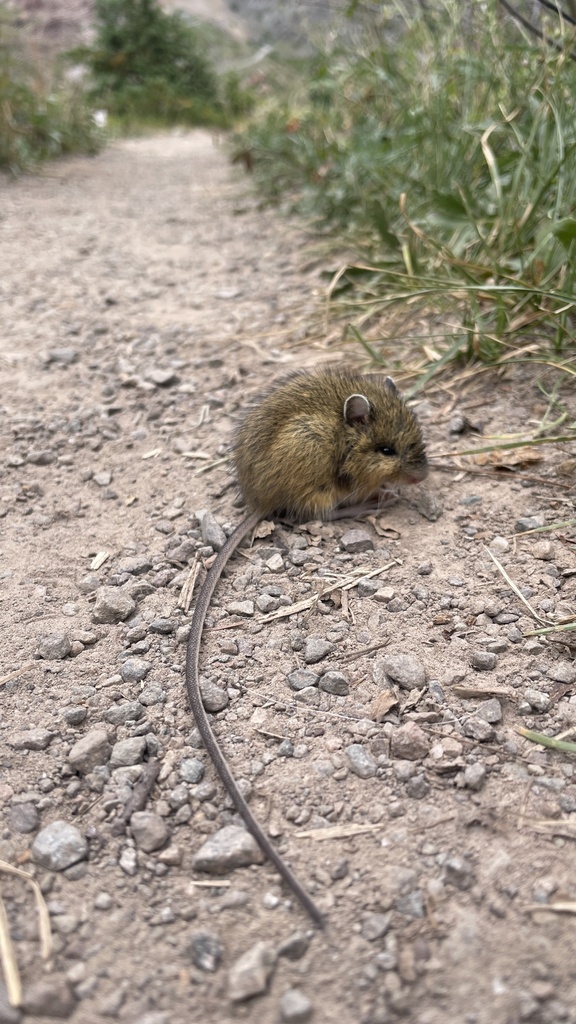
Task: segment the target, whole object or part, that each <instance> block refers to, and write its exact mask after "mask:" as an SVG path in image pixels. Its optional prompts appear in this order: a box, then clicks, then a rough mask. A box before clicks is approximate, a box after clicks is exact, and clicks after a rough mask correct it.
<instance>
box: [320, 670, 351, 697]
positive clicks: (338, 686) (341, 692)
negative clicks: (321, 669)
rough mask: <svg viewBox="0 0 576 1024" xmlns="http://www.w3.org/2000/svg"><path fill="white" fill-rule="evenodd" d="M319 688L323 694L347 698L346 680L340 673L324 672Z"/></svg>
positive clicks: (348, 691)
mask: <svg viewBox="0 0 576 1024" xmlns="http://www.w3.org/2000/svg"><path fill="white" fill-rule="evenodd" d="M319 688H320V689H321V690H324V692H325V693H333V694H335V695H336V696H337V697H347V696H348V694H349V693H350V686H349V684H348V680H347V678H346V676H345V675H344V674H343V673H342V672H335V671H330V672H325V673H324V675H323V676H322V678H321V680H320V683H319Z"/></svg>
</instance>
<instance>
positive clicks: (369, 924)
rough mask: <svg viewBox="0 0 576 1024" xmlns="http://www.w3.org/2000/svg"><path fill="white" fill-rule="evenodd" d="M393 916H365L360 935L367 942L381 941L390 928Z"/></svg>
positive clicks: (389, 914)
mask: <svg viewBox="0 0 576 1024" xmlns="http://www.w3.org/2000/svg"><path fill="white" fill-rule="evenodd" d="M391 923H392V914H391V913H388V914H365V915H364V917H363V918H362V926H361V929H360V934H361V936H362V938H363V939H366V941H367V942H375V941H376V939H381V938H382V937H383V936H384V935H386V932H387V931H388V929H389V928H390V925H391Z"/></svg>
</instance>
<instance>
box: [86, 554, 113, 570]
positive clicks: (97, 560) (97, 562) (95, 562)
mask: <svg viewBox="0 0 576 1024" xmlns="http://www.w3.org/2000/svg"><path fill="white" fill-rule="evenodd" d="M107 558H110V552H109V551H99V552H98V554H97V555H94V558H93V559H92V561H91V562H90V568H91V569H92V570H94V572H96V571H97V570H98V569H100V567H101V566H102V565H104V562H105V561H106V559H107Z"/></svg>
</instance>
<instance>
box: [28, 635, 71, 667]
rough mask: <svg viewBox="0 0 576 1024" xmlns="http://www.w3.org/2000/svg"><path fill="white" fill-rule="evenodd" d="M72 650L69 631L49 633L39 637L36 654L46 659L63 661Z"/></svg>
mask: <svg viewBox="0 0 576 1024" xmlns="http://www.w3.org/2000/svg"><path fill="white" fill-rule="evenodd" d="M71 650H72V641H71V640H70V637H69V636H68V634H67V633H49V634H47V635H46V636H40V637H38V645H37V647H36V655H37V657H39V658H44V659H45V660H46V661H62V659H63V658H67V657H68V655H69V654H70V651H71Z"/></svg>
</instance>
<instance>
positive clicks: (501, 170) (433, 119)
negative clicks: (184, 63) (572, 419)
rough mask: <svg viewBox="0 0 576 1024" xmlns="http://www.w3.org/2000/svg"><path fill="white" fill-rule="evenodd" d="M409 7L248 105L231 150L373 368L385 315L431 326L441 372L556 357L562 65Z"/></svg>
mask: <svg viewBox="0 0 576 1024" xmlns="http://www.w3.org/2000/svg"><path fill="white" fill-rule="evenodd" d="M427 6H428V5H427ZM423 10H424V9H423V7H421V6H419V5H410V7H409V8H408V5H406V6H404V5H403V4H401V3H394V4H391V3H382V4H381V5H380V16H379V19H378V20H377V21H376V15H374V20H373V22H372V25H371V26H370V27H369V28H368V30H367V31H366V33H365V36H364V42H363V44H362V45H360V46H358V47H355V48H354V52H353V53H352V52H346V51H345V50H340V51H335V52H331V53H330V54H326V55H325V56H324V57H323V58H322V59H319V60H318V61H317V62H316V65H315V67H314V68H313V69H312V73H311V74H310V75H309V77H308V79H307V80H306V81H305V82H303V83H302V84H301V87H300V89H299V91H298V93H297V95H294V94H292V97H291V99H290V101H289V102H287V101H285V100H284V101H282V100H279V99H277V98H272V99H271V100H269V101H268V103H267V104H266V105H264V106H261V107H260V108H258V110H257V112H256V114H255V115H254V116H253V117H252V119H251V120H250V122H249V123H248V125H247V126H246V128H245V129H244V131H243V132H242V133H241V134H240V135H239V136H238V138H237V145H238V148H239V149H241V150H243V151H244V152H248V153H249V154H250V157H251V162H252V167H253V171H254V174H255V178H256V184H257V188H258V190H259V192H260V193H261V194H262V195H264V196H266V197H267V199H268V200H269V201H272V202H277V203H281V204H282V205H283V207H284V208H285V209H287V210H289V211H297V212H298V213H300V214H304V215H306V216H307V217H310V218H312V219H313V220H314V222H315V224H316V226H317V227H318V228H319V229H320V230H321V231H322V232H323V234H324V236H325V240H326V242H327V246H326V250H325V251H326V253H327V254H328V255H327V256H326V261H327V266H326V272H327V273H328V274H330V276H331V286H330V294H331V296H332V299H333V300H334V301H336V300H337V301H338V304H339V308H340V309H342V310H344V312H345V314H346V316H347V317H348V319H349V321H350V323H351V324H352V325H353V327H354V328H355V331H356V334H355V337H356V339H357V340H360V341H362V342H363V343H364V344H365V345H367V346H369V350H370V354H371V356H372V358H374V359H376V360H378V359H379V358H380V357H381V354H382V353H381V347H380V346H379V342H378V337H377V336H376V337H374V334H375V328H374V325H375V324H379V323H380V322H381V320H382V318H383V317H385V316H388V314H389V313H390V312H394V313H395V314H397V315H398V313H399V311H402V315H403V317H404V318H405V321H406V317H407V318H408V321H409V322H412V323H413V322H415V320H416V319H419V320H420V322H421V321H422V314H423V313H424V312H425V313H426V314H427V315H428V319H429V322H430V323H433V324H434V341H433V347H434V350H435V352H436V355H437V360H438V363H439V364H440V365H442V364H443V363H444V362H445V361H446V360H447V359H454V358H468V359H469V358H471V357H472V358H480V359H483V360H486V361H493V360H499V359H501V358H502V357H503V356H505V355H506V356H507V357H510V356H511V355H512V354H513V353H514V352H515V351H518V352H519V351H520V349H524V347H525V346H526V344H527V343H530V347H531V352H532V353H534V352H537V353H538V354H539V355H542V354H543V353H544V354H546V353H547V354H549V355H550V356H551V357H552V358H562V356H567V355H569V353H570V352H571V351H573V350H574V342H575V332H576V324H575V321H574V283H575V273H576V118H575V117H574V109H573V97H574V95H575V94H576V64H575V63H574V62H573V61H571V60H570V59H568V57H567V56H565V55H564V54H563V53H559V52H558V51H557V50H556V49H552V48H549V49H547V48H546V47H545V46H544V44H539V43H538V42H537V41H535V40H533V39H532V38H530V39H528V38H525V37H524V36H523V35H522V32H521V30H519V29H518V27H517V26H516V25H514V24H510V23H509V21H508V20H507V19H505V18H504V17H503V15H502V9H501V8H500V6H499V5H498V4H497V3H496V0H486V2H479V3H477V4H475V5H473V7H472V8H470V5H462V4H458V3H456V2H454V0H443V2H439V3H437V4H435V5H433V7H430V8H429V9H428V10H427V11H424V15H425V16H424V15H423V14H422V12H423ZM408 11H410V12H411V13H408ZM430 11H433V15H431V14H430ZM399 12H400V14H402V16H403V19H404V20H403V23H402V25H401V27H400V28H399V27H398V14H399ZM338 250H339V251H340V252H342V251H343V250H344V251H346V253H347V257H348V258H347V260H346V263H345V264H340V265H339V264H338V263H337V262H335V259H336V257H335V255H332V257H330V255H329V253H330V252H332V253H333V254H335V253H336V252H337V251H338ZM431 330H432V329H431ZM352 333H354V332H352ZM376 335H377V331H376ZM438 335H440V337H439V338H438Z"/></svg>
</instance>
